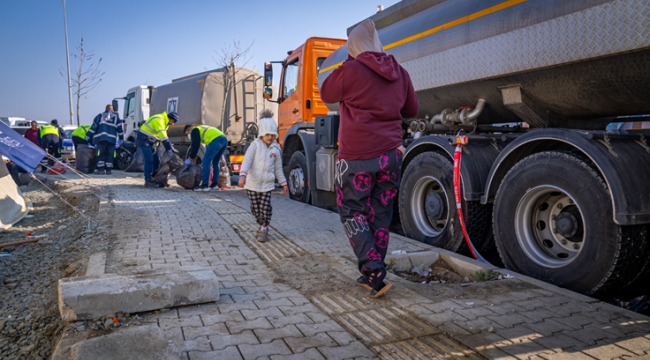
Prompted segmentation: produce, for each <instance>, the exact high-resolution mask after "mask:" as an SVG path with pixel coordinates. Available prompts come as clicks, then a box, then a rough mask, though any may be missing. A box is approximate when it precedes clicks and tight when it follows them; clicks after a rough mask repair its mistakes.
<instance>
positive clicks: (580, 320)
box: [553, 315, 594, 330]
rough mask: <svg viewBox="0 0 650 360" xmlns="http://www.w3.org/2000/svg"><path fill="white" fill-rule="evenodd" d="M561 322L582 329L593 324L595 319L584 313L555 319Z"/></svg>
mask: <svg viewBox="0 0 650 360" xmlns="http://www.w3.org/2000/svg"><path fill="white" fill-rule="evenodd" d="M553 320H555V321H557V322H559V323H562V324H565V325H568V326H570V327H571V328H573V329H576V330H577V329H582V328H583V327H584V326H585V325H589V324H593V323H594V320H593V319H591V318H588V317H586V316H583V315H571V316H566V317H557V318H555V319H553Z"/></svg>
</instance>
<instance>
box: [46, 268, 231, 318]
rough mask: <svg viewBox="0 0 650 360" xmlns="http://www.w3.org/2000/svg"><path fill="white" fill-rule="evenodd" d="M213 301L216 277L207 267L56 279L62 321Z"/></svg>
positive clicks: (216, 287)
mask: <svg viewBox="0 0 650 360" xmlns="http://www.w3.org/2000/svg"><path fill="white" fill-rule="evenodd" d="M217 300H219V280H218V278H217V275H215V273H214V271H212V270H210V269H191V270H189V269H188V270H186V271H182V270H178V269H173V270H169V269H166V270H154V271H149V272H143V273H137V274H128V275H117V274H105V275H98V276H85V277H77V278H66V279H60V280H59V311H60V312H61V317H62V318H63V320H66V321H75V320H80V319H97V318H100V317H104V316H109V315H113V314H115V313H117V312H120V311H122V312H125V313H136V312H143V311H151V310H157V309H162V308H168V307H174V306H180V305H191V304H200V303H206V302H213V301H217Z"/></svg>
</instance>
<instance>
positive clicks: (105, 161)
mask: <svg viewBox="0 0 650 360" xmlns="http://www.w3.org/2000/svg"><path fill="white" fill-rule="evenodd" d="M91 137H92V143H93V144H94V145H95V146H97V148H98V149H99V154H98V156H97V171H95V174H99V175H101V174H106V175H110V174H111V171H112V170H113V161H114V160H115V144H119V143H121V142H122V141H124V128H123V127H122V120H120V117H119V116H117V114H116V113H114V112H113V105H106V110H105V111H104V112H103V113H101V114H98V115H97V116H95V119H94V120H93V125H92V126H91V127H90V129H89V130H88V133H87V134H86V141H88V142H90V139H91ZM118 138H119V142H118Z"/></svg>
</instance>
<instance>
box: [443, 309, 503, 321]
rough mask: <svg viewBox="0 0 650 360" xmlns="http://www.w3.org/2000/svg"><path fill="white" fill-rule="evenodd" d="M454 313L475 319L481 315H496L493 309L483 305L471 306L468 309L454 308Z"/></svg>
mask: <svg viewBox="0 0 650 360" xmlns="http://www.w3.org/2000/svg"><path fill="white" fill-rule="evenodd" d="M453 312H454V314H458V315H460V316H462V317H464V318H465V319H467V320H474V319H476V318H477V317H479V316H487V315H495V314H494V313H493V312H492V311H490V310H488V309H486V308H483V307H469V308H466V309H454V310H453Z"/></svg>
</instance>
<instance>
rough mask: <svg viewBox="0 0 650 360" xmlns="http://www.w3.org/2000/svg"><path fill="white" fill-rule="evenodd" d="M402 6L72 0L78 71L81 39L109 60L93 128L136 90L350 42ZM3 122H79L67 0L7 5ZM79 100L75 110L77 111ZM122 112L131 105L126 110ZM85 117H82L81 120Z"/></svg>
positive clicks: (90, 108)
mask: <svg viewBox="0 0 650 360" xmlns="http://www.w3.org/2000/svg"><path fill="white" fill-rule="evenodd" d="M397 2H398V1H397V0H329V1H327V2H321V1H298V0H285V1H282V2H280V1H270V0H267V1H261V0H259V1H258V0H240V1H222V0H213V1H208V0H186V1H169V0H114V1H104V0H67V2H66V13H67V22H68V41H69V46H70V54H71V57H70V60H71V66H73V65H74V63H73V58H72V54H73V53H76V52H77V50H76V47H77V46H78V45H79V41H80V39H81V37H82V36H83V38H84V48H85V49H86V51H89V50H90V51H93V52H94V53H95V58H96V59H99V58H100V57H101V58H102V59H103V60H102V65H101V69H102V70H103V71H105V72H106V74H105V75H104V77H103V80H102V82H101V84H100V85H99V87H98V88H97V89H95V90H94V91H92V92H91V93H90V94H88V96H87V98H85V99H83V98H82V100H81V102H80V103H81V108H80V111H79V113H80V115H81V122H82V123H90V122H92V119H93V117H94V116H95V115H97V114H98V113H99V112H101V111H103V110H104V106H105V105H106V104H108V103H110V102H111V100H112V99H113V98H116V97H122V96H124V95H125V94H126V90H128V89H129V88H130V87H133V86H136V85H156V86H157V85H163V84H166V83H169V82H170V81H171V80H172V79H175V78H178V77H181V76H185V75H189V74H193V73H197V72H201V71H204V70H206V69H214V68H216V67H217V64H216V63H215V61H214V60H213V57H216V54H215V51H219V50H221V49H223V48H224V47H225V46H227V45H229V44H232V42H233V40H236V41H239V42H240V43H241V45H242V46H243V47H246V46H248V45H250V44H253V46H252V48H251V50H250V56H249V57H250V61H249V62H248V65H247V67H249V68H254V69H257V70H258V71H261V69H262V66H263V63H264V61H269V60H282V59H283V58H284V57H285V56H286V52H287V51H288V50H293V49H294V48H296V47H298V46H299V45H300V44H302V43H303V42H304V40H305V39H306V38H308V37H311V36H323V37H335V38H345V37H346V29H347V28H348V27H349V26H350V25H353V24H355V23H356V22H358V21H361V20H363V19H365V18H367V17H369V16H371V15H373V14H374V13H375V12H376V8H377V5H380V4H381V5H384V7H385V8H387V7H389V6H390V5H393V4H395V3H397ZM0 13H1V14H3V16H2V21H0V44H2V53H1V54H2V55H1V56H0V116H19V117H25V118H28V119H35V120H45V121H49V120H51V119H54V118H57V119H59V123H60V124H63V125H65V124H68V123H69V119H70V116H69V110H68V109H69V105H68V92H67V79H66V78H64V77H62V76H61V75H60V74H59V70H60V69H62V70H63V71H64V73H65V71H66V56H65V33H64V27H63V5H62V3H61V1H57V0H48V1H45V0H12V1H8V0H3V1H0ZM74 102H75V98H74V95H73V109H76V105H75V104H74ZM120 110H121V109H120ZM75 119H76V115H75Z"/></svg>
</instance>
